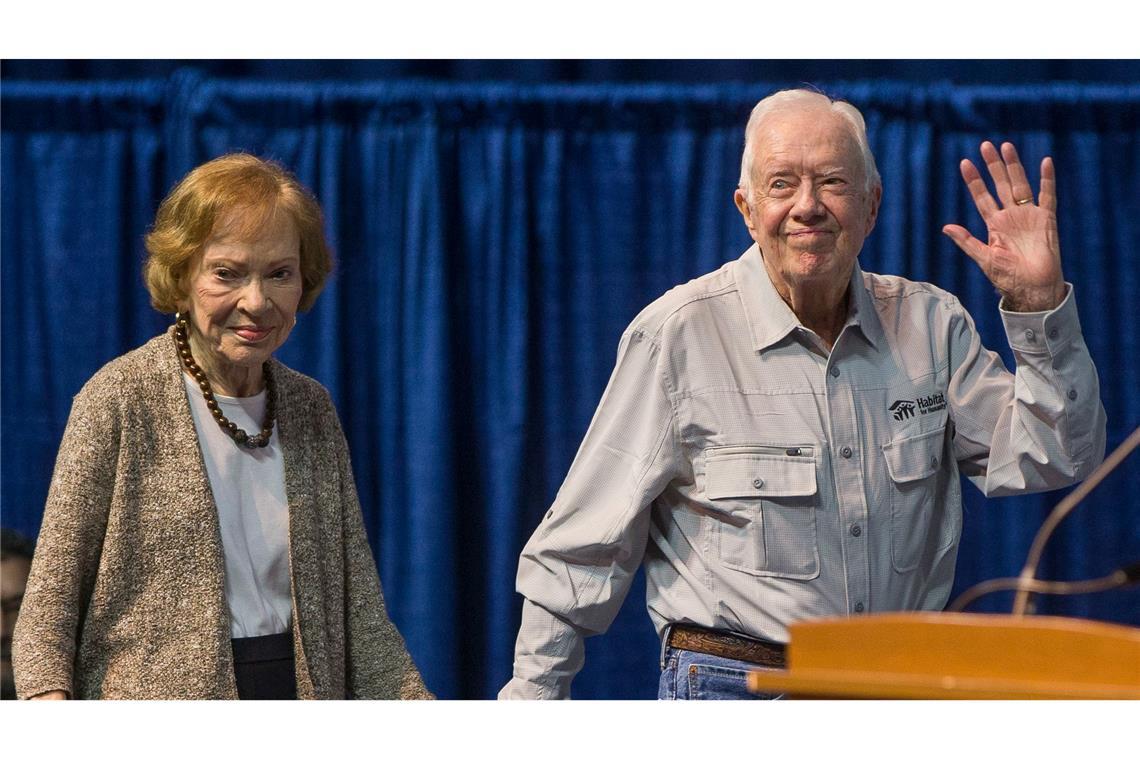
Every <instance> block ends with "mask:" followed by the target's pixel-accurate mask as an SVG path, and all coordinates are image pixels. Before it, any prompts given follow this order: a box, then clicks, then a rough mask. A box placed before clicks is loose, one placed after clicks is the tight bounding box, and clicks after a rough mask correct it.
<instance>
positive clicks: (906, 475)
mask: <svg viewBox="0 0 1140 760" xmlns="http://www.w3.org/2000/svg"><path fill="white" fill-rule="evenodd" d="M945 433H946V430H945V428H938V429H937V430H931V431H930V432H929V433H920V434H919V435H913V436H910V437H909V438H899V439H896V440H894V441H891V442H890V443H886V444H883V456H884V457H886V459H887V471H888V472H889V473H890V474H891V480H893V481H895V482H896V483H910V482H911V481H915V480H922V479H923V478H929V477H930V476H931V475H933V474H934V473H936V472H938V468H939V467H940V466H941V465H942V442H943V440H944V439H945Z"/></svg>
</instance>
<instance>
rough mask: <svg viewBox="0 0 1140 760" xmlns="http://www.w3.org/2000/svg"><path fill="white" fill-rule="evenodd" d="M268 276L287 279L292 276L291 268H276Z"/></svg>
mask: <svg viewBox="0 0 1140 760" xmlns="http://www.w3.org/2000/svg"><path fill="white" fill-rule="evenodd" d="M270 276H271V277H272V278H273V279H275V280H288V279H289V278H290V277H292V276H293V270H292V269H278V270H277V271H276V272H274V273H273V274H272V275H270Z"/></svg>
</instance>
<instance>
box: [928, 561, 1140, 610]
mask: <svg viewBox="0 0 1140 760" xmlns="http://www.w3.org/2000/svg"><path fill="white" fill-rule="evenodd" d="M1137 582H1140V562H1133V563H1131V564H1128V565H1125V566H1124V567H1121V568H1119V569H1117V570H1115V571H1113V572H1111V573H1109V574H1108V575H1106V576H1104V577H1103V578H1093V579H1092V580H1086V581H1042V580H1036V579H1032V578H1030V579H1025V578H995V579H994V580H991V581H984V582H982V583H979V584H977V585H975V586H971V587H970V588H968V589H967V590H966V591H964V592H962V594H960V595H959V596H958V598H957V599H955V600H954V603H953V604H951V605H950V606H949V607H947V608H946V611H947V612H962V611H963V610H964V609H966V608H967V607H969V606H970V604H971V603H973V602H975V601H977V600H978V599H979V598H981V597H983V596H986V595H987V594H993V593H995V592H997V591H1024V592H1025V593H1027V594H1029V593H1033V594H1090V593H1093V592H1096V591H1110V590H1112V589H1115V588H1122V587H1124V586H1131V585H1132V584H1133V583H1137Z"/></svg>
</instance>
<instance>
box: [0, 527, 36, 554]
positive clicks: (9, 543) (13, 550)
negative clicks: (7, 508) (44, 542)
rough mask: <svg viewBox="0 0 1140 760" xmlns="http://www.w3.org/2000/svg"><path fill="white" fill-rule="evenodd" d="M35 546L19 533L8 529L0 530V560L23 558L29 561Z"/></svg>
mask: <svg viewBox="0 0 1140 760" xmlns="http://www.w3.org/2000/svg"><path fill="white" fill-rule="evenodd" d="M33 551H35V544H33V543H32V542H31V541H29V540H28V539H26V538H24V536H23V535H22V534H20V533H17V532H16V531H14V530H10V529H8V528H0V559H11V558H12V557H23V558H25V559H28V560H30V559H31V558H32V552H33Z"/></svg>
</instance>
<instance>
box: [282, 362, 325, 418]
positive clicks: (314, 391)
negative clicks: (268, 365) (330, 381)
mask: <svg viewBox="0 0 1140 760" xmlns="http://www.w3.org/2000/svg"><path fill="white" fill-rule="evenodd" d="M272 362H273V363H272V367H273V379H274V381H275V382H276V383H277V387H278V393H280V394H281V395H282V396H283V397H285V398H286V399H288V401H287V403H291V404H317V405H320V406H325V405H328V406H331V405H332V397H331V396H330V395H329V391H328V389H327V388H325V386H323V385H321V383H320V382H319V381H318V380H316V379H314V378H312V377H309V376H308V375H306V374H304V373H303V372H298V371H297V370H295V369H293V368H291V367H288V366H286V365H284V364H282V363H281V362H280V361H278V360H277V359H273V360H272Z"/></svg>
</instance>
